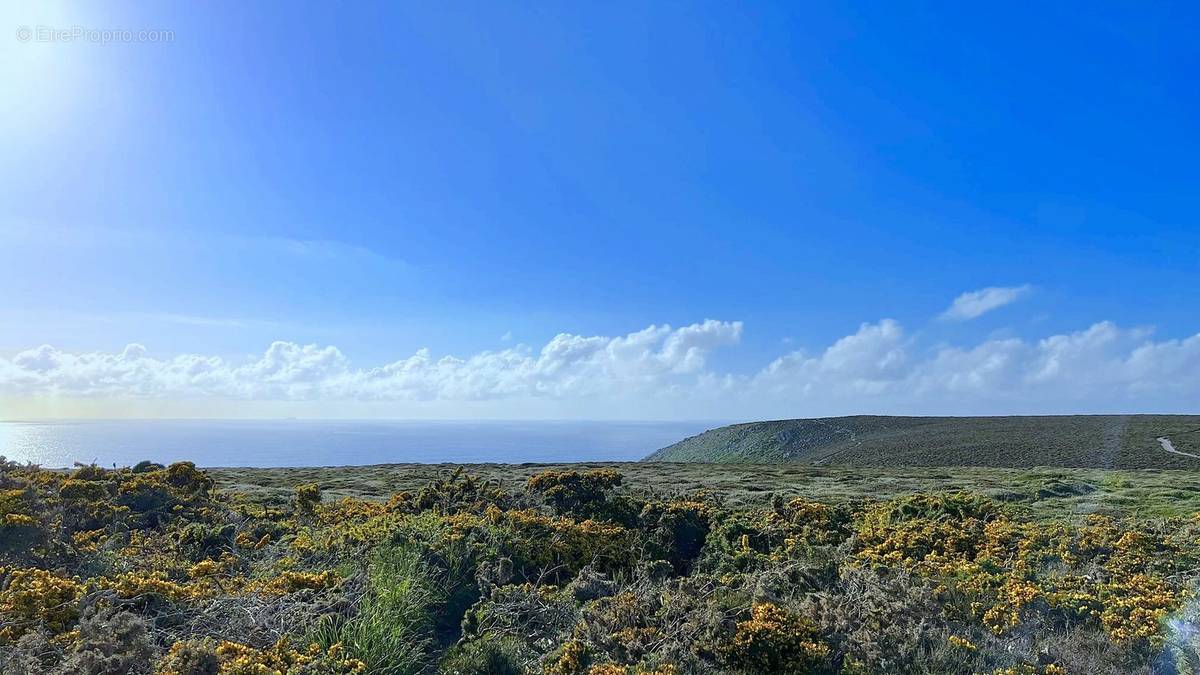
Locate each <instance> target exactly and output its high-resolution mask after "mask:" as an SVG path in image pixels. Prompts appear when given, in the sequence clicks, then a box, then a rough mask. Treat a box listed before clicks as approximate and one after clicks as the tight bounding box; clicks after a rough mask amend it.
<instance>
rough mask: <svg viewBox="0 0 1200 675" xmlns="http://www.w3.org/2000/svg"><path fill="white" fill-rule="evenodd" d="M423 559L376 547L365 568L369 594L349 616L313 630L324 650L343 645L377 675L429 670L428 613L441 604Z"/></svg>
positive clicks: (400, 550) (430, 623)
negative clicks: (338, 644) (353, 613)
mask: <svg viewBox="0 0 1200 675" xmlns="http://www.w3.org/2000/svg"><path fill="white" fill-rule="evenodd" d="M442 595H443V593H442V591H440V590H439V585H438V584H437V580H436V579H433V578H431V576H430V574H429V571H428V568H427V566H426V565H425V564H424V562H423V561H422V560H421V557H420V555H419V554H418V553H417V552H416V551H414V550H412V549H410V548H407V547H404V546H399V545H383V546H380V547H378V548H377V549H376V550H375V551H374V553H373V554H372V556H371V559H370V561H369V562H368V564H367V591H366V593H365V594H364V595H363V598H362V601H361V603H360V604H359V607H358V612H357V614H355V615H354V616H352V617H350V618H338V619H332V620H327V621H325V622H323V623H322V624H321V625H319V626H318V627H317V629H316V631H315V632H314V635H313V640H314V641H315V642H317V643H318V644H320V645H322V646H323V647H326V648H328V647H330V646H332V645H334V644H337V643H341V644H342V646H343V647H344V648H345V649H346V651H347V652H348V653H349V654H351V655H353V656H354V657H355V658H358V659H362V660H363V662H365V663H366V664H367V672H369V673H373V674H376V675H412V674H414V673H419V672H422V671H424V670H425V668H426V665H427V663H428V651H429V648H430V645H431V642H432V637H431V636H432V629H433V624H434V621H433V617H432V615H431V614H430V609H431V608H432V607H435V606H436V605H437V604H438V603H439V602H441V600H442Z"/></svg>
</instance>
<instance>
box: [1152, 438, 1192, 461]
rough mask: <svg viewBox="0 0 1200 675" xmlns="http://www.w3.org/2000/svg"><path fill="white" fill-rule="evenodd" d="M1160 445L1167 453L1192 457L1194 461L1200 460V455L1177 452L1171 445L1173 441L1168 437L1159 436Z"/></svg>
mask: <svg viewBox="0 0 1200 675" xmlns="http://www.w3.org/2000/svg"><path fill="white" fill-rule="evenodd" d="M1158 444H1159V445H1161V446H1162V449H1163V450H1166V451H1167V452H1171V453H1174V454H1176V455H1183V456H1184V457H1191V458H1193V459H1200V455H1193V454H1192V453H1190V452H1181V451H1179V450H1176V449H1175V446H1174V445H1171V439H1169V438H1167V437H1166V436H1159V437H1158Z"/></svg>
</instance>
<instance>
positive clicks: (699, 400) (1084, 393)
mask: <svg viewBox="0 0 1200 675" xmlns="http://www.w3.org/2000/svg"><path fill="white" fill-rule="evenodd" d="M742 332H743V326H742V324H741V322H737V321H717V320H706V321H703V322H700V323H695V324H692V325H689V326H683V327H680V328H672V327H671V326H666V325H661V326H658V325H655V326H650V327H648V328H645V329H643V330H640V331H636V332H632V333H629V334H627V335H622V336H616V337H609V336H583V335H574V334H570V333H562V334H559V335H556V336H555V337H554V338H552V339H551V340H549V341H548V342H547V343H546V344H544V345H542V346H541V348H540V349H533V348H530V347H527V346H524V345H518V346H514V347H512V348H506V349H502V350H498V351H482V352H479V353H476V354H473V355H469V356H466V357H461V358H460V357H455V356H440V357H435V356H434V355H433V353H432V352H431V351H430V350H428V349H421V350H419V351H417V352H416V353H414V354H412V355H410V356H408V357H407V358H402V359H399V360H396V361H393V362H390V363H385V364H382V365H377V366H368V367H359V366H356V365H354V364H352V363H351V361H350V359H348V358H347V357H346V356H345V355H344V354H343V353H342V352H341V351H340V350H339V349H338V348H337V347H335V346H331V345H326V346H320V345H299V344H295V343H291V342H275V343H273V344H271V345H270V346H269V347H268V348H267V349H266V350H265V351H264V352H263V353H262V354H261V355H260V356H257V357H252V358H247V359H245V360H241V361H233V360H228V359H222V358H219V357H215V356H204V355H199V354H182V355H178V356H173V357H171V358H156V357H154V356H151V355H150V354H149V353H148V352H147V350H146V349H145V348H144V347H142V346H141V345H137V344H133V345H129V346H128V347H126V348H125V349H124V350H122V351H121V352H85V353H69V352H65V351H62V350H59V349H55V348H54V347H51V346H48V345H43V346H41V347H37V348H35V349H30V350H27V351H23V352H20V353H18V354H16V355H15V356H12V357H11V358H9V359H0V397H8V398H10V399H12V398H34V397H52V398H107V399H128V400H196V399H221V400H235V401H374V402H380V401H383V402H431V401H432V402H449V403H459V402H461V403H468V402H480V401H483V402H496V401H521V402H525V403H523V404H522V405H527V404H528V402H531V401H532V402H538V401H542V402H552V403H553V404H555V405H557V406H558V407H557V408H556V409H558V410H563V409H569V410H573V411H576V412H575V413H574V414H575V415H576V416H578V417H588V416H589V414H588V411H589V410H597V409H601V408H599V407H596V408H593V407H590V406H591V404H592V403H593V402H603V405H604V407H603V410H605V411H608V414H610V415H611V414H617V415H623V416H627V417H631V418H637V417H647V416H656V417H676V418H693V419H695V418H712V417H718V418H732V417H766V416H786V415H790V416H806V415H834V414H854V413H865V412H876V413H895V414H1019V413H1036V412H1112V411H1125V412H1138V411H1142V412H1196V408H1197V403H1198V402H1200V334H1197V335H1193V336H1191V337H1188V338H1186V339H1179V340H1159V341H1155V340H1154V339H1153V335H1152V333H1151V332H1149V331H1148V330H1145V329H1127V328H1121V327H1119V326H1117V325H1116V324H1113V323H1111V322H1101V323H1097V324H1095V325H1093V326H1090V327H1088V328H1086V329H1083V330H1080V331H1077V332H1073V333H1065V334H1058V335H1050V336H1047V337H1044V338H1041V339H1038V340H1033V341H1027V340H1022V339H1017V338H1007V339H991V340H985V341H983V342H980V343H978V344H973V345H965V346H950V345H943V346H937V347H933V348H923V347H921V346H920V345H919V344H918V341H917V340H916V339H915V338H914V337H913V336H911V335H910V334H909V333H908V332H906V331H905V329H904V328H903V327H902V326H901V325H900V324H899V323H898V322H896V321H893V320H890V319H884V320H881V321H879V322H876V323H864V324H862V325H861V326H860V327H859V328H858V330H857V331H855V332H854V333H852V334H850V335H847V336H845V337H842V338H841V339H839V340H837V341H835V342H834V343H833V344H831V345H829V346H828V347H826V348H825V349H822V350H819V351H816V352H812V353H808V352H804V351H795V352H791V353H788V354H784V355H782V356H780V357H778V358H776V359H775V360H773V361H771V362H769V363H767V364H765V365H764V366H762V367H761V368H760V369H758V370H756V371H754V372H751V373H749V374H738V373H730V372H721V371H720V370H718V369H715V368H713V367H711V359H712V356H713V354H714V353H715V352H717V351H718V350H720V349H722V348H727V347H732V346H734V345H737V344H738V343H739V341H740V339H741V336H742ZM522 409H523V410H530V411H532V412H530V413H529V414H530V415H536V414H538V413H537V411H538V410H539V409H538V408H537V407H536V406H533V407H525V408H522Z"/></svg>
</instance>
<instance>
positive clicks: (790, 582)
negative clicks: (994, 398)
mask: <svg viewBox="0 0 1200 675" xmlns="http://www.w3.org/2000/svg"><path fill="white" fill-rule="evenodd" d="M1197 514H1200V472H1189V471H1178V470H1133V471H1106V470H1098V469H1097V470H1067V469H1061V468H1037V469H992V468H962V467H960V468H932V469H931V468H890V467H873V468H864V467H847V466H812V465H801V464H791V465H776V466H754V465H727V466H720V465H714V464H695V465H688V464H672V463H662V462H656V463H628V464H603V465H559V466H535V465H471V466H466V467H462V466H429V465H388V466H372V467H337V468H317V469H299V468H296V469H213V470H207V471H205V470H198V469H196V468H195V467H194V466H192V465H191V464H188V463H180V464H174V465H171V466H169V467H163V466H159V465H155V464H150V463H142V464H139V465H138V466H136V467H132V468H126V469H118V470H106V469H102V468H99V467H95V466H82V467H78V468H76V469H75V470H73V471H70V472H67V471H57V470H54V471H51V470H42V469H39V468H37V467H32V466H22V465H16V464H13V463H8V462H3V461H2V460H0V673H3V674H4V675H17V674H20V675H51V674H53V675H67V674H84V675H126V674H130V673H141V674H144V675H276V674H278V675H323V674H329V675H350V674H356V673H382V674H384V675H399V674H408V673H411V674H417V673H422V674H424V673H429V674H431V675H432V674H435V673H445V674H447V675H451V674H460V675H467V674H479V675H482V674H487V673H493V674H503V673H539V674H545V675H635V674H639V673H640V674H645V675H682V674H684V673H697V674H708V673H713V674H715V673H740V674H747V675H750V674H761V675H767V674H773V673H795V674H801V673H816V674H827V675H833V674H853V675H859V674H866V673H930V674H932V673H964V674H966V673H998V674H1000V673H1002V674H1009V673H1021V674H1033V673H1037V674H1043V675H1060V674H1064V673H1089V674H1091V673H1097V674H1100V673H1112V674H1117V673H1194V672H1197V669H1196V664H1197V663H1200V635H1198V634H1197V631H1196V630H1195V629H1194V626H1196V625H1197V622H1200V603H1197V601H1196V595H1195V591H1196V588H1197V582H1198V581H1200V516H1198V515H1197Z"/></svg>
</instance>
